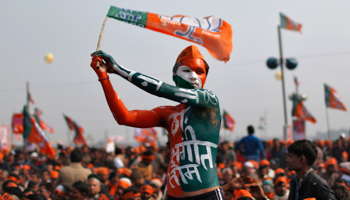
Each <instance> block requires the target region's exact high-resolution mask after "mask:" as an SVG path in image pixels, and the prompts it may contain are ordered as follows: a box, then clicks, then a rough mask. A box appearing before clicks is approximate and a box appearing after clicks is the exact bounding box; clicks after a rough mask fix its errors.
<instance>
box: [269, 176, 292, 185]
mask: <svg viewBox="0 0 350 200" xmlns="http://www.w3.org/2000/svg"><path fill="white" fill-rule="evenodd" d="M281 182H282V183H285V184H287V183H288V180H287V177H285V176H280V177H278V178H277V179H276V180H275V182H274V183H273V185H274V186H276V185H277V184H279V183H281Z"/></svg>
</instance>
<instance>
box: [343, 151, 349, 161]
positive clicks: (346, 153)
mask: <svg viewBox="0 0 350 200" xmlns="http://www.w3.org/2000/svg"><path fill="white" fill-rule="evenodd" d="M341 155H342V156H343V157H345V160H346V161H347V160H348V158H349V154H348V152H346V151H343V153H342V154H341Z"/></svg>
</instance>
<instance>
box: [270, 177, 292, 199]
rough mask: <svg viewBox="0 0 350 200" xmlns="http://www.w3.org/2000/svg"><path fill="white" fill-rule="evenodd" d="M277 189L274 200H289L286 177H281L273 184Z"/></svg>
mask: <svg viewBox="0 0 350 200" xmlns="http://www.w3.org/2000/svg"><path fill="white" fill-rule="evenodd" d="M273 187H274V189H275V197H274V200H287V199H288V196H289V189H288V179H287V177H286V176H279V177H278V178H276V179H275V181H274V183H273Z"/></svg>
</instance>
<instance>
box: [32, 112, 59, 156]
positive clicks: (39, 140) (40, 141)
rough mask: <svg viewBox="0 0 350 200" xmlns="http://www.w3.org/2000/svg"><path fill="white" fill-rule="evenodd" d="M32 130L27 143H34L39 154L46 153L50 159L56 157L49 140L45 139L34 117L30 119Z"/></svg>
mask: <svg viewBox="0 0 350 200" xmlns="http://www.w3.org/2000/svg"><path fill="white" fill-rule="evenodd" d="M31 122H32V125H33V126H32V130H31V131H30V134H29V137H28V141H29V142H32V143H35V144H37V145H38V146H39V148H40V150H41V152H43V153H46V154H47V155H48V156H49V157H50V159H53V158H54V157H55V155H56V152H55V150H54V149H53V148H52V146H51V144H50V142H49V140H48V139H47V137H46V135H45V133H44V131H43V130H42V129H41V128H40V126H39V124H38V123H37V122H36V120H35V119H34V117H31Z"/></svg>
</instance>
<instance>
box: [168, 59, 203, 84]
mask: <svg viewBox="0 0 350 200" xmlns="http://www.w3.org/2000/svg"><path fill="white" fill-rule="evenodd" d="M206 78H207V75H206V69H205V63H204V61H203V60H202V59H200V58H190V59H186V60H183V61H181V66H180V67H179V68H178V69H177V71H176V74H175V75H174V77H173V79H174V81H175V82H176V83H177V86H179V87H183V88H188V89H201V88H203V86H204V84H205V81H206Z"/></svg>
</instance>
